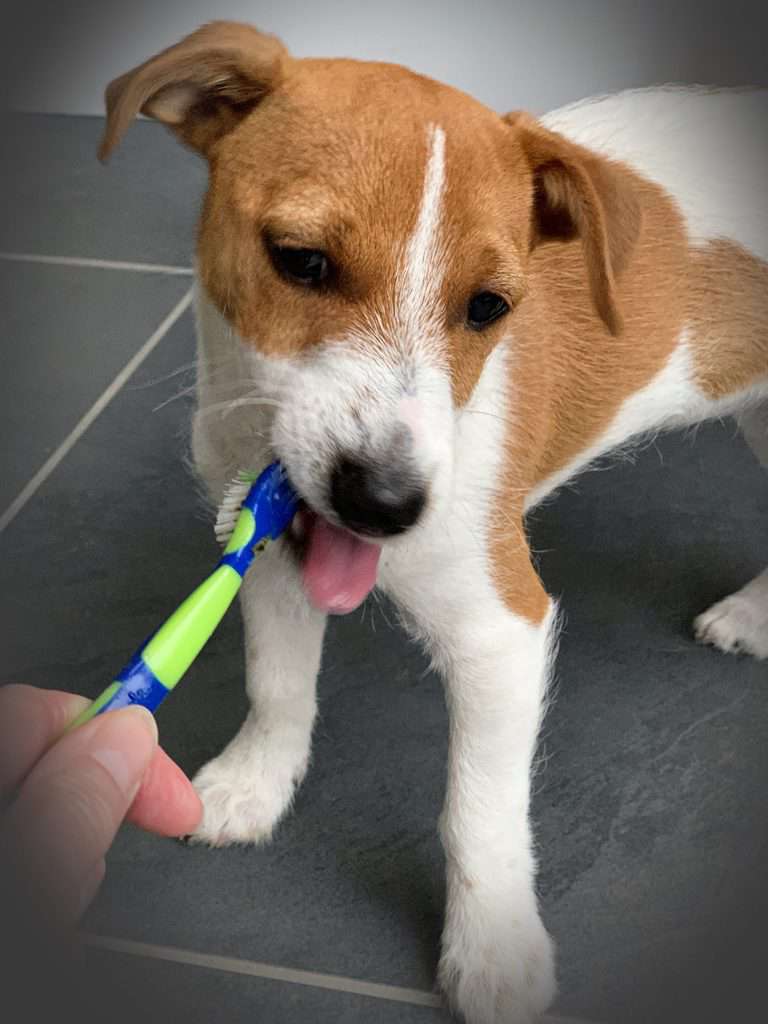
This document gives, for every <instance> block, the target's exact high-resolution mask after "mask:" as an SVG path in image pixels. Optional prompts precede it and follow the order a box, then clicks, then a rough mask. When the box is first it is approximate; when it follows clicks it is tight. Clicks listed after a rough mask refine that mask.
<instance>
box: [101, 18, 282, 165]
mask: <svg viewBox="0 0 768 1024" xmlns="http://www.w3.org/2000/svg"><path fill="white" fill-rule="evenodd" d="M287 58H288V54H287V51H286V50H285V48H284V47H283V45H282V43H281V42H280V41H279V40H278V39H275V37H274V36H269V35H265V34H264V33H263V32H259V31H258V30H257V29H255V28H252V27H251V26H250V25H241V24H239V23H237V22H231V21H214V22H211V23H210V24H208V25H203V27H202V28H199V29H198V30H197V31H196V32H193V33H192V35H190V36H187V37H186V38H185V39H182V41H181V42H180V43H177V44H176V45H175V46H171V47H169V49H167V50H163V52H162V53H159V54H157V56H156V57H152V58H151V59H150V60H148V61H146V63H144V64H142V65H141V66H140V67H138V68H135V69H134V70H133V71H129V72H128V73H127V74H125V75H121V77H120V78H116V79H115V80H114V82H111V83H110V85H109V86H108V87H107V92H106V104H107V127H106V131H105V133H104V138H103V140H102V143H101V148H100V149H99V159H100V160H106V159H107V157H108V156H109V155H110V153H111V152H112V151H113V149H114V148H115V147H116V146H117V144H118V143H119V142H120V140H121V139H122V137H123V135H124V134H125V132H126V131H127V129H128V126H129V124H130V123H131V121H132V120H133V118H134V117H135V116H136V115H137V114H138V113H142V114H146V115H147V116H148V117H154V118H156V119H157V120H158V121H162V122H163V123H164V124H167V125H169V126H170V127H171V128H173V129H174V131H175V132H176V133H177V135H178V136H179V137H180V138H181V140H182V141H183V142H185V143H186V144H187V145H189V146H192V147H193V148H194V149H197V150H199V151H200V152H202V153H205V152H206V151H207V150H208V149H209V148H210V146H211V145H212V143H213V142H215V141H216V139H218V138H220V137H221V136H222V135H224V134H225V133H226V132H228V131H231V129H232V128H234V127H235V125H237V124H238V123H239V121H240V120H241V119H242V118H243V117H244V116H245V115H246V114H247V113H249V112H250V111H251V110H252V109H253V107H254V106H255V105H256V104H257V103H258V102H259V100H260V99H262V98H263V97H264V96H265V95H266V94H267V93H268V92H270V91H271V90H272V89H274V88H275V86H276V85H277V84H278V82H279V81H280V78H281V77H282V72H283V67H284V63H285V61H286V59H287Z"/></svg>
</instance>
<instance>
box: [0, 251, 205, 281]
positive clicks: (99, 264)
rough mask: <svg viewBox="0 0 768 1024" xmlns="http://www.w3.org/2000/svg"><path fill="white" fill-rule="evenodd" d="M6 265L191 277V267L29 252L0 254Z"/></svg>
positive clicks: (0, 258)
mask: <svg viewBox="0 0 768 1024" xmlns="http://www.w3.org/2000/svg"><path fill="white" fill-rule="evenodd" d="M0 260H5V261H6V262H8V263H39V264H44V265H46V266H58V267H84V268H90V269H94V270H124V271H125V270H128V271H133V272H134V273H137V274H170V275H174V276H177V277H191V276H192V275H193V274H194V270H193V269H192V267H174V266H170V265H168V264H164V263H131V262H126V261H123V260H99V259H92V258H90V257H87V256H83V257H80V256H41V255H37V254H35V253H29V252H0Z"/></svg>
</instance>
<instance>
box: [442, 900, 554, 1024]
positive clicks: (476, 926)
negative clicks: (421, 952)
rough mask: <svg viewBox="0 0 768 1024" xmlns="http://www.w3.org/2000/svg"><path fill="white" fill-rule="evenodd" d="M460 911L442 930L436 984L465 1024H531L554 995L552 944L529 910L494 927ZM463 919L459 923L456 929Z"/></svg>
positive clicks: (538, 919) (538, 920)
mask: <svg viewBox="0 0 768 1024" xmlns="http://www.w3.org/2000/svg"><path fill="white" fill-rule="evenodd" d="M472 917H474V913H472V914H471V915H470V917H464V915H463V914H460V915H458V916H457V922H456V924H455V925H454V926H452V927H449V928H446V933H445V935H444V936H443V955H442V957H441V959H440V969H439V975H438V979H439V984H440V987H441V988H442V990H443V992H444V993H445V995H446V997H447V999H448V1003H449V1005H450V1007H451V1009H452V1010H453V1011H454V1012H455V1013H456V1014H457V1015H458V1016H459V1017H460V1019H461V1020H464V1021H466V1024H534V1022H535V1021H538V1020H539V1019H540V1017H541V1015H542V1014H543V1013H544V1012H545V1010H546V1009H547V1008H548V1007H549V1006H550V1005H551V1003H552V1002H553V1000H554V998H555V994H556V989H557V986H556V983H555V965H554V960H555V958H554V948H553V944H552V940H551V939H550V937H549V935H548V934H547V932H546V930H545V928H544V925H543V924H542V923H541V919H540V918H539V916H538V914H537V913H536V911H535V910H532V911H531V912H530V913H529V914H528V915H527V917H526V918H525V919H523V920H521V919H520V918H519V917H517V919H515V915H513V914H510V916H509V918H508V919H507V920H506V921H503V922H502V925H501V927H499V926H498V925H496V926H492V927H490V928H488V927H482V925H483V922H482V920H480V919H479V918H475V921H474V922H473V921H472V920H471V918H472ZM462 918H463V919H464V927H463V928H462V929H460V928H459V927H457V923H458V921H459V920H461V919H462Z"/></svg>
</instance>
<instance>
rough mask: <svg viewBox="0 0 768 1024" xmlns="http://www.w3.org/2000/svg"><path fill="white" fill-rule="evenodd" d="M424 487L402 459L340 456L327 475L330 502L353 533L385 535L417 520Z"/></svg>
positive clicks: (424, 502)
mask: <svg viewBox="0 0 768 1024" xmlns="http://www.w3.org/2000/svg"><path fill="white" fill-rule="evenodd" d="M426 502H427V489H426V487H425V485H424V484H423V483H422V482H421V481H419V480H418V479H417V477H416V476H415V475H414V473H413V472H412V471H411V470H410V469H409V468H408V467H407V466H406V467H403V464H402V461H399V460H397V459H395V461H394V462H393V463H391V464H390V465H381V464H379V463H374V462H370V463H366V462H364V461H362V460H357V459H352V458H349V457H348V456H345V457H342V458H340V459H339V460H338V462H337V463H336V465H335V467H334V469H333V472H332V474H331V505H332V506H333V510H334V512H335V513H336V515H337V516H338V517H339V519H341V521H342V523H344V525H345V526H348V527H349V529H350V530H354V531H355V532H356V533H362V534H367V535H368V536H372V537H387V536H392V535H393V534H396V533H403V531H405V530H407V529H408V528H409V527H410V526H413V525H414V523H416V521H417V520H418V518H419V516H420V515H421V513H422V511H423V510H424V506H425V505H426Z"/></svg>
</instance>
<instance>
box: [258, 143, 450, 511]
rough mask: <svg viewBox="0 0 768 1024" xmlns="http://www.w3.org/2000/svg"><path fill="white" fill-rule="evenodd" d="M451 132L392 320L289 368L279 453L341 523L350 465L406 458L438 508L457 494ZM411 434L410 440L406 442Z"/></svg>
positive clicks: (278, 428)
mask: <svg viewBox="0 0 768 1024" xmlns="http://www.w3.org/2000/svg"><path fill="white" fill-rule="evenodd" d="M445 141H446V140H445V132H444V131H443V129H441V128H439V127H437V126H429V127H428V129H427V146H426V158H425V161H424V167H423V179H422V185H421V195H420V197H419V204H418V212H417V215H416V218H415V223H414V224H413V226H412V228H411V231H410V234H409V236H407V237H406V238H403V239H402V240H401V246H402V249H401V258H400V261H399V265H398V267H397V270H396V278H395V282H394V284H395V311H394V312H395V315H394V317H392V316H391V314H390V315H389V316H386V315H384V312H383V311H381V315H377V314H376V313H374V314H373V315H372V316H370V317H367V318H361V323H360V324H359V325H357V326H356V328H355V329H354V331H353V332H351V333H350V334H349V335H348V336H347V337H340V338H334V339H328V341H329V343H328V344H327V345H319V346H317V348H316V349H315V350H314V351H313V352H311V353H309V354H308V355H307V357H305V358H303V359H301V360H296V361H295V362H293V363H292V364H291V365H290V366H286V367H285V372H286V378H287V379H286V387H285V389H284V392H283V395H282V396H281V400H280V404H279V407H278V412H277V414H276V416H275V422H274V426H273V431H272V436H273V439H274V448H275V451H276V452H277V454H278V455H279V456H280V458H281V459H282V461H283V462H284V463H285V465H286V467H287V469H288V471H289V473H290V475H291V479H292V480H293V482H294V484H295V485H296V487H297V488H298V490H299V491H300V492H301V494H302V496H303V497H304V498H305V499H306V500H307V502H308V503H309V504H310V506H311V507H312V508H314V509H315V511H317V512H319V513H320V514H321V515H322V516H325V517H327V518H330V519H333V511H332V509H331V505H330V492H329V486H330V479H331V474H332V471H333V465H334V461H335V460H336V459H337V458H338V454H339V452H343V453H344V454H345V456H347V457H348V458H350V459H352V460H361V461H364V462H366V461H367V462H372V461H373V462H375V461H376V460H377V459H378V460H386V461H387V462H389V461H391V459H392V458H393V457H396V456H397V457H401V458H402V459H403V460H404V461H405V460H408V463H409V471H413V472H414V473H415V474H416V475H418V476H419V477H420V478H421V479H422V480H423V481H424V483H425V485H426V486H428V487H429V489H430V494H431V497H432V498H433V499H434V501H432V502H430V505H433V504H438V503H439V501H440V499H441V497H442V496H443V495H445V494H446V493H447V491H448V489H449V480H450V474H451V469H452V438H453V412H452V400H451V389H450V378H449V375H448V372H447V368H446V362H447V360H446V355H445V349H444V344H443V342H442V338H441V332H442V326H441V319H442V315H441V305H440V304H441V290H442V283H443V278H444V272H445V270H444V263H445V261H444V244H443V241H442V238H441V221H442V212H443V195H444V193H445ZM403 427H406V428H407V429H408V432H409V433H410V435H411V436H412V443H411V442H410V441H406V442H404V441H403V440H402V438H403Z"/></svg>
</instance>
